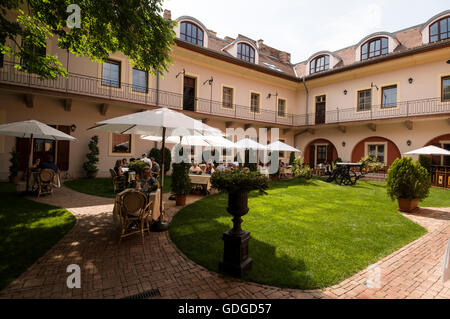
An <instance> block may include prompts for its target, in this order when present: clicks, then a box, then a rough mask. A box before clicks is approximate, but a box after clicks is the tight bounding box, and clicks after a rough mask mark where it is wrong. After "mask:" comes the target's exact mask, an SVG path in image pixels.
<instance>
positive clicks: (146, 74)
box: [131, 68, 148, 93]
mask: <svg viewBox="0 0 450 319" xmlns="http://www.w3.org/2000/svg"><path fill="white" fill-rule="evenodd" d="M134 71H138V72H144V74H145V90H144V87H142V86H140V85H136V87H138V88H143V89H142V90H136V89H135V84H134ZM131 90H132V91H133V92H138V93H148V71H144V70H140V69H138V68H131Z"/></svg>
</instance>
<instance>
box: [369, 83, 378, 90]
mask: <svg viewBox="0 0 450 319" xmlns="http://www.w3.org/2000/svg"><path fill="white" fill-rule="evenodd" d="M370 87H371V88H373V87H375V88H376V89H377V91H378V86H377V85H376V84H373V82H372V83H370Z"/></svg>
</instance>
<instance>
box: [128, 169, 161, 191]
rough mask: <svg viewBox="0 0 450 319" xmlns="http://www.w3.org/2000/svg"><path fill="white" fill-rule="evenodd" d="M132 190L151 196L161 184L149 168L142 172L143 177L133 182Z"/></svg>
mask: <svg viewBox="0 0 450 319" xmlns="http://www.w3.org/2000/svg"><path fill="white" fill-rule="evenodd" d="M131 188H136V189H138V190H141V191H142V192H144V193H146V194H150V193H151V192H154V191H156V190H157V189H158V188H159V183H158V180H157V179H156V178H154V177H153V176H152V171H151V169H150V167H148V166H147V167H144V169H143V170H142V177H140V178H139V179H137V180H134V181H132V182H131Z"/></svg>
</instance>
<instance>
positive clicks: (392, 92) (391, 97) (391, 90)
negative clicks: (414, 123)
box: [381, 85, 397, 108]
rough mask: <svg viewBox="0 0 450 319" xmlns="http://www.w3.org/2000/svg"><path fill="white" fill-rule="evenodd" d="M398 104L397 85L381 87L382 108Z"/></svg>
mask: <svg viewBox="0 0 450 319" xmlns="http://www.w3.org/2000/svg"><path fill="white" fill-rule="evenodd" d="M395 106H397V85H392V86H386V87H384V88H382V89H381V108H390V107H395Z"/></svg>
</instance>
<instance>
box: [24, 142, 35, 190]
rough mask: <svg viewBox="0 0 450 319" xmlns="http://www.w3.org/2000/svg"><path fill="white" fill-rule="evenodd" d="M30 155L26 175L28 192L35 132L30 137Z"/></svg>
mask: <svg viewBox="0 0 450 319" xmlns="http://www.w3.org/2000/svg"><path fill="white" fill-rule="evenodd" d="M30 143H31V144H30V155H29V156H28V164H27V168H26V170H27V173H26V174H25V175H26V177H25V178H26V179H27V188H26V192H27V193H28V190H29V186H30V162H31V165H33V134H31V137H30Z"/></svg>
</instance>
